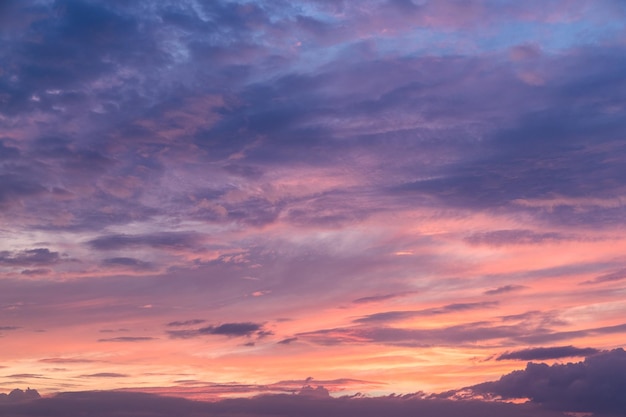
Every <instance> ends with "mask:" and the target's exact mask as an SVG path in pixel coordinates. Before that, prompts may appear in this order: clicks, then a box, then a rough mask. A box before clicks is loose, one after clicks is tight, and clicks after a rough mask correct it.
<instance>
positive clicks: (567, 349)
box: [496, 345, 600, 361]
mask: <svg viewBox="0 0 626 417" xmlns="http://www.w3.org/2000/svg"><path fill="white" fill-rule="evenodd" d="M599 352H600V351H599V350H598V349H594V348H577V347H574V346H571V345H570V346H553V347H536V348H528V349H521V350H514V351H512V352H505V353H503V354H501V355H499V356H498V357H497V358H496V360H498V361H501V360H505V359H513V360H520V361H533V360H545V359H560V358H571V357H576V356H590V355H594V354H596V353H599Z"/></svg>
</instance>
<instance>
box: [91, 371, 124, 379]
mask: <svg viewBox="0 0 626 417" xmlns="http://www.w3.org/2000/svg"><path fill="white" fill-rule="evenodd" d="M79 378H128V375H126V374H119V373H117V372H98V373H97V374H87V375H80V376H79Z"/></svg>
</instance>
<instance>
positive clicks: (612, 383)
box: [471, 348, 626, 415]
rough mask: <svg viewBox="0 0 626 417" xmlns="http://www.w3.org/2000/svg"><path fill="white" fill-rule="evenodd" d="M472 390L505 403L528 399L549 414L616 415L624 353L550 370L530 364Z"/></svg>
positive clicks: (624, 392) (623, 386)
mask: <svg viewBox="0 0 626 417" xmlns="http://www.w3.org/2000/svg"><path fill="white" fill-rule="evenodd" d="M471 390H472V391H473V392H475V393H477V394H490V395H495V396H499V397H502V398H504V399H513V398H528V399H530V400H531V401H532V402H533V403H537V404H541V405H542V406H544V407H546V408H548V409H552V410H559V411H567V412H590V413H596V414H597V415H619V414H621V413H623V412H624V410H625V409H626V352H625V351H624V350H623V349H621V348H620V349H615V350H612V351H607V352H601V353H598V354H596V355H592V356H589V357H587V358H586V359H585V360H584V361H583V362H576V363H567V364H554V365H551V366H549V365H546V364H544V363H532V362H531V363H528V365H527V366H526V369H524V370H520V371H514V372H512V373H510V374H507V375H504V376H503V377H502V378H500V379H499V380H498V381H493V382H486V383H483V384H479V385H475V386H473V387H471Z"/></svg>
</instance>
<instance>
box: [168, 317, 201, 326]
mask: <svg viewBox="0 0 626 417" xmlns="http://www.w3.org/2000/svg"><path fill="white" fill-rule="evenodd" d="M205 322H206V320H202V319H192V320H184V321H172V322H169V323H167V326H170V327H179V326H194V325H196V324H202V323H205Z"/></svg>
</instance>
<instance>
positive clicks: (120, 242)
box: [87, 232, 200, 259]
mask: <svg viewBox="0 0 626 417" xmlns="http://www.w3.org/2000/svg"><path fill="white" fill-rule="evenodd" d="M199 241H200V237H199V236H198V235H197V234H196V233H190V232H163V233H152V234H145V235H123V234H118V235H107V236H101V237H98V238H96V239H93V240H90V241H89V242H87V243H88V244H89V245H90V246H91V247H92V248H94V249H98V250H118V249H126V248H132V247H139V246H146V247H151V248H165V249H168V248H169V249H183V248H189V247H196V245H197V244H198V243H199ZM118 259H119V258H118Z"/></svg>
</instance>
